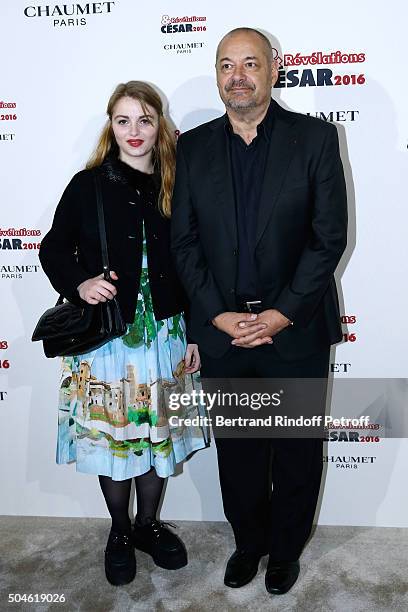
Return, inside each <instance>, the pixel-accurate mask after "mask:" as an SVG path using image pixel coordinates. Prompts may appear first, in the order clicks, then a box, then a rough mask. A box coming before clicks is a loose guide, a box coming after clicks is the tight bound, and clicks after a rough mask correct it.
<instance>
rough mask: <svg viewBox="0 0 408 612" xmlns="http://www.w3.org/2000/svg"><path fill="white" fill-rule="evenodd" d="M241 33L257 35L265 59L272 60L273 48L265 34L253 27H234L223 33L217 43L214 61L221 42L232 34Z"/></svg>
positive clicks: (217, 55) (237, 34)
mask: <svg viewBox="0 0 408 612" xmlns="http://www.w3.org/2000/svg"><path fill="white" fill-rule="evenodd" d="M242 34H249V35H250V36H257V37H258V38H259V39H260V41H261V42H262V47H263V50H264V52H265V55H266V58H267V60H268V61H269V62H272V61H273V50H272V45H271V43H270V41H269V40H268V38H267V37H266V36H265V34H262V32H260V31H259V30H255V28H235V29H234V30H231V31H230V32H227V34H225V36H223V37H222V38H221V40H220V42H219V43H218V47H217V53H216V61H217V60H218V57H219V53H220V49H221V46H222V43H223V42H224V41H225V40H226V39H227V38H231V37H233V36H239V35H242Z"/></svg>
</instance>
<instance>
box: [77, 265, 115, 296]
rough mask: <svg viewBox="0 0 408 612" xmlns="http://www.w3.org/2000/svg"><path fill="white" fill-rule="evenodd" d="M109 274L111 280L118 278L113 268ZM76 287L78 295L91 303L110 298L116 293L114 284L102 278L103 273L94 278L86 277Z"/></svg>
mask: <svg viewBox="0 0 408 612" xmlns="http://www.w3.org/2000/svg"><path fill="white" fill-rule="evenodd" d="M110 276H111V278H113V280H118V276H117V274H116V272H114V271H113V270H111V272H110ZM77 289H78V293H79V295H80V297H81V298H82V299H83V300H84V301H85V302H88V304H92V305H95V304H98V303H99V302H106V300H112V299H113V298H114V297H115V295H116V293H117V291H116V287H115V285H112V283H109V282H108V281H106V280H104V278H103V274H100V275H99V276H95V277H94V278H88V280H86V281H84V282H83V283H81V284H80V285H78V287H77Z"/></svg>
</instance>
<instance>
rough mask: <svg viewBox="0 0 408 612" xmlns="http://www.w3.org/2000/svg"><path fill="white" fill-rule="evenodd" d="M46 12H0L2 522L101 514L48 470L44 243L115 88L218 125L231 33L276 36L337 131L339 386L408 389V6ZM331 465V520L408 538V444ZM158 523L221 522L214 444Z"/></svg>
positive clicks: (117, 5) (375, 446) (96, 6)
mask: <svg viewBox="0 0 408 612" xmlns="http://www.w3.org/2000/svg"><path fill="white" fill-rule="evenodd" d="M45 1H46V0H44V3H42V4H35V5H30V4H29V0H24V1H22V0H2V2H1V6H0V18H1V25H2V28H1V30H2V51H3V53H2V67H1V73H0V75H1V76H0V163H1V170H2V174H1V183H0V201H1V216H0V231H1V235H0V241H1V249H0V287H1V297H2V315H1V324H0V366H1V367H0V419H1V444H0V479H1V480H0V491H1V492H2V495H1V497H0V513H2V514H22V515H53V516H106V510H105V507H104V502H103V500H102V496H101V494H100V492H99V486H98V483H97V479H96V478H95V477H94V476H89V475H83V474H76V472H75V468H74V467H73V466H56V464H55V438H56V424H57V413H56V402H57V387H58V362H57V360H47V359H45V357H44V356H43V354H42V349H41V346H40V345H38V344H37V345H33V344H31V342H30V337H31V333H32V330H33V327H34V325H35V323H36V321H37V319H38V316H39V315H40V314H41V312H42V311H43V310H44V309H45V308H46V307H49V306H50V305H51V304H52V303H53V300H54V299H55V294H54V292H53V290H52V289H51V287H50V285H49V283H48V280H47V278H46V277H45V275H44V273H43V272H42V270H41V268H40V265H39V261H38V250H37V249H36V247H37V246H38V243H39V242H40V241H41V236H43V235H44V234H45V233H46V231H47V230H48V228H49V226H50V224H51V220H52V215H53V212H54V209H55V206H56V204H57V202H58V199H59V197H60V195H61V193H62V190H63V188H64V187H65V185H66V183H67V182H68V181H69V179H70V178H71V176H72V175H73V174H74V173H75V172H77V171H78V170H79V169H80V168H82V167H83V166H84V163H85V161H86V160H87V158H88V156H89V154H90V152H91V151H92V149H93V147H94V144H95V141H96V138H97V135H98V133H99V131H100V129H101V127H102V125H103V123H104V120H105V116H104V110H105V107H106V103H107V100H108V98H109V96H110V94H111V92H112V90H113V88H114V87H115V85H116V84H117V83H119V82H121V81H128V80H130V79H142V80H147V81H150V82H152V83H154V84H156V85H157V86H158V87H159V88H160V90H161V92H162V93H163V94H164V96H165V97H166V98H167V100H168V105H169V111H170V115H171V118H172V120H173V121H174V123H175V125H176V127H177V128H178V129H180V130H181V131H185V130H187V129H189V128H191V127H194V126H195V125H198V124H199V123H202V122H204V121H208V120H209V119H212V118H213V117H216V116H218V115H220V114H222V112H223V108H222V104H221V102H220V100H219V98H218V95H217V89H216V85H215V80H214V70H213V66H214V53H215V48H216V44H217V42H218V40H219V39H220V38H221V36H222V35H223V34H224V33H225V32H226V31H228V30H230V29H232V28H233V27H238V26H241V25H247V26H252V27H256V28H261V29H263V30H264V31H265V32H266V33H268V34H270V35H272V37H273V38H272V40H273V46H274V47H275V48H276V49H277V50H278V53H279V57H280V58H281V59H282V66H284V65H285V64H286V72H287V76H286V77H284V76H282V83H283V82H284V83H286V85H289V86H286V87H281V88H276V89H275V90H274V97H275V98H276V99H277V100H278V101H280V102H281V103H282V104H283V105H284V106H286V107H288V108H290V109H293V110H296V111H299V112H303V113H311V114H313V115H317V116H319V117H321V118H323V120H331V121H334V122H335V123H336V125H337V127H338V131H339V135H340V142H341V151H342V157H343V162H344V166H345V170H346V175H347V183H348V193H349V207H350V208H349V210H350V240H349V246H348V249H347V252H346V254H345V256H344V257H343V259H342V262H341V264H340V267H339V271H338V277H339V279H341V286H342V299H341V301H342V315H343V316H344V317H349V319H348V321H349V323H348V325H345V327H344V332H345V334H353V335H351V336H348V340H347V341H345V342H344V343H343V344H342V345H341V346H339V347H337V350H336V352H335V354H334V353H333V357H332V363H333V366H332V367H333V370H334V372H335V376H343V377H376V376H378V377H407V357H406V350H405V344H406V340H407V323H406V321H407V314H406V313H407V312H408V299H407V295H408V292H407V290H406V287H405V283H404V281H405V279H406V278H407V275H406V261H407V255H408V253H407V240H406V224H407V220H408V219H407V212H406V208H405V205H406V196H405V189H404V185H403V183H404V182H405V181H406V175H407V163H406V155H407V131H408V119H407V113H406V101H407V99H408V95H407V94H408V88H407V84H406V78H405V75H406V62H405V58H403V55H404V54H403V51H402V50H403V48H404V42H403V41H404V40H405V34H406V33H405V25H404V24H406V21H407V17H408V11H407V8H406V3H405V2H404V1H403V0H391V2H390V3H388V5H387V7H386V8H385V7H384V4H383V3H382V2H379V1H378V0H360V2H355V1H354V0H353V1H352V0H343V2H342V3H341V5H334V4H332V5H328V4H327V3H326V2H324V1H323V0H315V2H313V4H312V5H310V4H307V3H304V2H301V1H300V0H295V1H294V2H292V3H291V4H290V11H286V10H285V5H274V4H271V3H269V2H266V1H264V2H252V3H251V4H250V6H249V5H248V2H244V1H243V0H236V1H235V2H234V3H233V4H232V5H228V4H225V6H221V5H219V4H218V3H208V2H204V1H203V0H195V2H194V3H191V2H187V1H184V0H173V1H172V2H171V3H170V2H157V1H153V2H150V3H148V4H146V5H145V4H143V3H142V4H141V3H136V2H134V1H133V0H116V2H96V3H85V2H82V3H79V4H78V3H74V4H70V3H67V4H65V5H64V4H55V3H51V2H50V3H49V4H45ZM64 7H65V9H64ZM78 7H79V8H78ZM64 10H65V11H66V12H67V13H72V11H74V12H76V14H74V15H72V14H71V15H66V16H64V15H63V14H62V13H63V11H64ZM164 16H167V17H165V18H164V19H163V17H164ZM184 17H186V18H187V19H185V20H183V19H182V18H184ZM197 17H205V20H198V19H195V18H197ZM169 18H170V19H169ZM172 18H179V20H178V21H177V19H172ZM180 18H181V20H180ZM69 20H71V21H69ZM168 23H169V24H170V25H171V26H173V24H174V23H176V24H178V29H180V24H183V28H181V30H184V31H176V32H174V31H167V30H174V27H171V28H167V24H168ZM163 24H165V27H164V30H165V31H164V32H163V31H162V25H163ZM194 28H196V29H195V30H194ZM197 28H201V29H197ZM204 28H205V29H204ZM337 51H340V54H336V52H337ZM332 54H334V55H332ZM339 59H340V62H339ZM357 60H359V61H357ZM290 64H292V65H290ZM291 71H297V72H291ZM322 71H325V72H322ZM328 71H331V75H330V72H328ZM329 79H330V81H331V83H332V84H331V85H330V84H328V81H329ZM324 82H326V84H323V83H324ZM322 113H323V115H322ZM20 229H25V230H36V231H34V233H32V232H28V233H27V232H26V233H25V235H21V234H24V232H19V231H18V230H20ZM9 230H10V231H9ZM14 230H17V231H14ZM19 234H20V235H19ZM27 234H28V235H27ZM13 240H14V242H13ZM20 247H21V248H20ZM353 320H354V321H355V322H354V323H353ZM344 321H347V319H346V318H345V319H344ZM391 408H392V407H391ZM367 433H368V434H369V433H370V432H367ZM325 454H326V455H327V456H328V457H329V460H328V463H327V464H325V465H326V466H327V474H325V488H324V496H323V501H322V506H321V509H320V516H319V522H320V523H321V524H343V525H383V526H408V512H407V509H408V492H407V490H408V489H407V487H406V481H407V463H408V445H407V443H406V440H402V439H396V440H385V441H384V440H383V441H381V442H364V443H363V442H357V443H356V442H352V443H351V442H331V443H329V444H328V445H327V448H326V450H325ZM351 457H354V458H358V457H360V463H357V465H358V467H347V466H350V465H351V461H352V460H351V459H350V458H351ZM362 457H369V458H373V459H366V460H363V459H361V458H362ZM363 461H366V462H365V463H363ZM354 465H356V464H355V463H354ZM243 493H244V492H243ZM162 517H164V518H165V517H168V518H173V519H197V520H201V519H204V520H222V519H223V513H222V506H221V499H220V493H219V485H218V476H217V469H216V456H215V449H214V446H212V448H210V449H209V450H206V451H202V452H200V453H198V454H197V455H196V457H194V458H193V459H192V460H191V461H190V462H189V463H188V464H187V465H185V466H184V468H183V472H182V474H181V475H179V476H177V477H175V478H171V479H170V481H169V485H168V488H167V494H166V499H165V503H164V507H163V511H162Z"/></svg>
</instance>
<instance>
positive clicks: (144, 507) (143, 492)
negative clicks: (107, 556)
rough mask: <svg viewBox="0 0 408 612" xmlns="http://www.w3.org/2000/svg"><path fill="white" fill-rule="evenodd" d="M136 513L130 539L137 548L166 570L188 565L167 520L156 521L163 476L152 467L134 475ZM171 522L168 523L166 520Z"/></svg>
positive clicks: (178, 539) (181, 544)
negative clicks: (143, 472) (138, 474)
mask: <svg viewBox="0 0 408 612" xmlns="http://www.w3.org/2000/svg"><path fill="white" fill-rule="evenodd" d="M135 481H136V498H137V514H136V521H135V526H134V530H133V542H134V545H135V547H136V548H137V549H139V550H143V552H146V553H148V554H149V555H151V556H152V557H153V560H154V562H155V563H156V565H159V566H160V567H164V568H165V569H178V568H180V567H184V566H185V565H187V551H186V549H185V546H184V544H183V542H182V541H181V540H180V538H179V537H178V536H176V534H175V533H173V532H172V531H170V529H168V527H167V526H166V523H161V522H160V521H158V520H157V511H158V509H159V503H160V498H161V495H162V492H163V486H164V483H165V481H166V479H165V478H160V476H158V475H157V474H156V470H155V469H154V468H152V469H151V470H149V471H148V472H146V473H145V474H142V475H141V476H136V477H135ZM168 524H170V523H168Z"/></svg>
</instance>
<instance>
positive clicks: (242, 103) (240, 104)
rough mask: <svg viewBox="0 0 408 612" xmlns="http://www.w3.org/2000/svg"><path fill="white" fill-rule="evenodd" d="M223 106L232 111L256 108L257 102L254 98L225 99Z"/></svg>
mask: <svg viewBox="0 0 408 612" xmlns="http://www.w3.org/2000/svg"><path fill="white" fill-rule="evenodd" d="M225 106H226V107H227V108H230V109H231V110H233V111H236V112H240V111H246V110H250V109H251V108H256V107H257V106H258V102H257V101H256V100H254V99H252V100H227V101H226V102H225Z"/></svg>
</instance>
